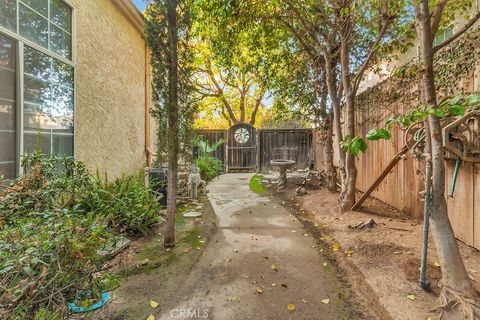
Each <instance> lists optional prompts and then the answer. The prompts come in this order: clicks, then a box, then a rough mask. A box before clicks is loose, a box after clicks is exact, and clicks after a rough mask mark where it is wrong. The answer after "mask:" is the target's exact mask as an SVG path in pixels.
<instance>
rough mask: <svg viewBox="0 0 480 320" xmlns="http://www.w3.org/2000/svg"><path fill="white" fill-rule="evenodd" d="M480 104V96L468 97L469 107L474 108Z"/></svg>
mask: <svg viewBox="0 0 480 320" xmlns="http://www.w3.org/2000/svg"><path fill="white" fill-rule="evenodd" d="M477 104H480V95H478V94H471V95H469V96H468V105H470V106H474V105H477Z"/></svg>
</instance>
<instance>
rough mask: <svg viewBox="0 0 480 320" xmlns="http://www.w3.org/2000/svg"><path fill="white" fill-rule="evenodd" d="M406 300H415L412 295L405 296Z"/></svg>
mask: <svg viewBox="0 0 480 320" xmlns="http://www.w3.org/2000/svg"><path fill="white" fill-rule="evenodd" d="M407 298H408V300H412V301H415V300H416V299H417V298H416V297H415V295H414V294H409V295H407Z"/></svg>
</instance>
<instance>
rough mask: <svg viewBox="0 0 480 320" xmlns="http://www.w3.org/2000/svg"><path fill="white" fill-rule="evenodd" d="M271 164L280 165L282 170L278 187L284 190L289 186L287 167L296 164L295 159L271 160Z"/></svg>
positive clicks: (280, 170)
mask: <svg viewBox="0 0 480 320" xmlns="http://www.w3.org/2000/svg"><path fill="white" fill-rule="evenodd" d="M270 164H271V165H272V166H274V167H278V171H279V172H280V181H279V182H278V185H277V189H279V190H283V189H285V188H286V187H287V169H289V168H291V167H293V166H294V165H295V161H293V160H271V161H270Z"/></svg>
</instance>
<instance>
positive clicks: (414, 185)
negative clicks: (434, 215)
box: [317, 31, 480, 249]
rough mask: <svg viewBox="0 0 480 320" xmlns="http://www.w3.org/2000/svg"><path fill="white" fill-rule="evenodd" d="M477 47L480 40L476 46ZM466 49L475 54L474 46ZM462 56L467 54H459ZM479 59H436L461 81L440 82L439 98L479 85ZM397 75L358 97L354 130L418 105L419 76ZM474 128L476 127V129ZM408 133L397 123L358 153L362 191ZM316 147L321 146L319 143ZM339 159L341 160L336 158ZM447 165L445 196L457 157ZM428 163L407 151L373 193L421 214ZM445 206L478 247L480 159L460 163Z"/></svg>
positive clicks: (362, 131)
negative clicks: (399, 77) (385, 136)
mask: <svg viewBox="0 0 480 320" xmlns="http://www.w3.org/2000/svg"><path fill="white" fill-rule="evenodd" d="M478 34H480V31H478ZM479 39H480V38H478V37H477V38H475V41H476V42H477V43H478V42H479ZM477 46H478V44H477V45H475V46H474V47H477ZM451 50H456V47H455V45H454V47H452V48H450V47H447V48H445V49H444V50H443V51H442V52H443V53H442V54H449V52H450V51H451ZM462 50H463V49H462ZM462 52H463V51H462ZM466 52H467V54H475V52H476V51H475V52H474V51H466ZM439 55H440V53H439V54H437V57H438V56H439ZM459 57H461V58H462V57H464V56H463V55H459ZM477 61H478V59H473V60H472V59H470V60H468V61H465V63H463V62H462V63H460V62H459V63H440V64H438V68H437V71H439V70H440V71H441V74H443V75H450V77H454V78H455V79H458V84H457V85H452V83H450V82H447V83H446V84H445V85H443V87H441V89H440V90H439V100H441V99H442V97H445V96H454V95H455V94H457V93H459V92H464V93H468V92H478V91H479V90H480V81H479V80H478V76H479V75H480V65H479V64H478V62H477ZM452 75H455V76H452ZM394 79H395V77H392V78H389V79H387V80H385V81H384V82H383V83H381V84H378V85H376V86H374V87H371V88H369V89H368V90H367V91H365V92H363V93H361V94H360V95H359V96H357V108H358V109H357V110H356V114H355V118H356V119H355V120H356V124H357V127H356V134H358V135H360V136H362V137H365V136H366V134H367V132H368V131H369V130H370V129H373V128H379V127H382V126H383V125H384V123H385V120H386V119H387V118H388V117H389V116H390V115H392V114H405V113H406V112H407V111H408V110H411V109H412V108H416V107H417V106H418V105H419V100H418V99H419V97H420V92H419V91H420V90H419V86H418V83H419V81H418V79H410V78H408V77H407V78H406V79H404V80H394ZM400 81H403V83H401V82H400ZM399 83H400V85H399ZM478 126H479V124H477V128H478ZM476 131H477V132H478V129H476ZM404 133H405V131H404V130H403V129H401V128H399V127H394V128H393V131H392V139H391V140H390V141H383V140H380V141H370V142H369V143H368V145H369V147H368V150H367V152H366V153H364V154H359V156H358V158H357V162H356V164H357V169H358V180H357V188H358V189H359V190H360V191H365V190H367V189H368V188H369V187H370V186H371V184H372V183H373V182H374V180H375V179H376V178H377V177H378V176H379V175H380V173H381V172H382V171H383V170H384V169H385V168H386V166H387V164H388V163H389V161H390V160H391V159H392V158H393V157H394V156H395V154H397V152H399V151H400V149H401V148H402V147H403V145H404ZM319 147H320V146H319ZM317 149H318V151H321V149H320V148H317ZM335 149H336V148H335ZM317 153H318V154H320V153H321V152H317ZM335 158H336V159H337V157H335ZM317 159H318V160H319V161H317V166H320V167H321V165H322V164H321V157H317ZM337 164H338V162H337ZM445 165H446V176H445V184H446V190H445V195H447V193H448V190H449V189H450V187H451V184H452V176H453V171H454V167H455V160H451V159H447V160H445ZM424 166H425V165H424V163H423V162H422V161H419V160H417V159H415V158H414V157H413V156H412V155H411V154H408V155H407V156H406V157H404V159H403V160H401V161H400V162H399V163H398V165H397V166H396V167H394V168H393V169H392V170H391V172H390V174H389V175H388V176H387V177H386V179H385V180H383V182H382V183H381V184H380V185H379V186H378V188H377V189H376V190H375V191H374V192H373V193H372V196H373V197H375V198H378V199H380V200H382V201H384V202H386V203H388V204H390V205H392V206H393V207H396V208H398V209H400V210H402V211H404V212H405V214H408V215H412V216H414V217H417V218H420V217H422V215H423V202H422V199H421V198H422V195H421V192H422V191H423V189H424V185H423V183H424V179H423V178H424V177H423V174H424ZM447 205H448V213H449V217H450V221H451V224H452V227H453V230H454V232H455V235H456V237H457V238H458V239H459V240H461V241H463V242H465V243H466V244H468V245H471V246H473V247H475V248H477V249H480V163H472V162H466V161H463V162H462V164H461V167H460V171H459V174H458V179H457V183H456V190H455V193H454V195H453V197H451V198H447Z"/></svg>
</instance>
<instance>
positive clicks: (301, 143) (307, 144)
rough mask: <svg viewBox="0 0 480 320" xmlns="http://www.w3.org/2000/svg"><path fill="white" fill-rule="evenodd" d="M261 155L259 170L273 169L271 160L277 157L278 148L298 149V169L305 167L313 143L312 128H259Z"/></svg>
mask: <svg viewBox="0 0 480 320" xmlns="http://www.w3.org/2000/svg"><path fill="white" fill-rule="evenodd" d="M259 137H260V139H259V140H260V156H259V171H260V172H268V171H271V170H273V168H272V166H271V165H270V160H273V159H274V157H275V153H276V149H289V150H296V154H297V157H296V158H297V159H296V160H297V165H296V167H297V169H305V167H306V166H307V159H308V153H309V151H310V148H311V147H312V143H313V131H312V130H310V129H263V130H259Z"/></svg>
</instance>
